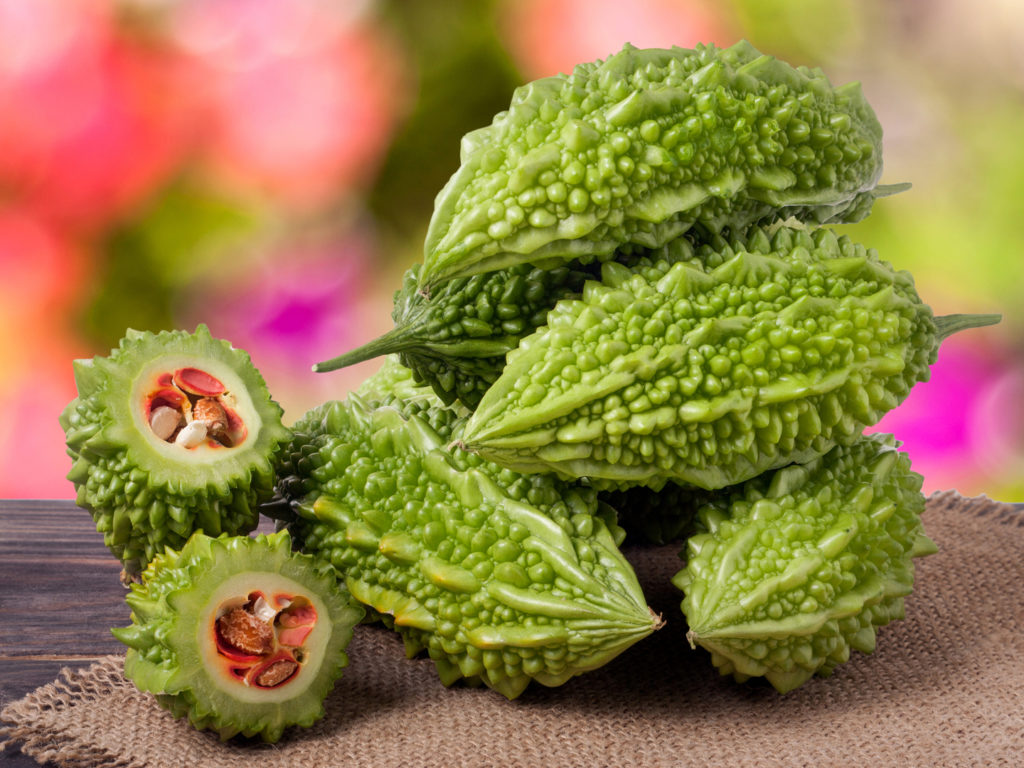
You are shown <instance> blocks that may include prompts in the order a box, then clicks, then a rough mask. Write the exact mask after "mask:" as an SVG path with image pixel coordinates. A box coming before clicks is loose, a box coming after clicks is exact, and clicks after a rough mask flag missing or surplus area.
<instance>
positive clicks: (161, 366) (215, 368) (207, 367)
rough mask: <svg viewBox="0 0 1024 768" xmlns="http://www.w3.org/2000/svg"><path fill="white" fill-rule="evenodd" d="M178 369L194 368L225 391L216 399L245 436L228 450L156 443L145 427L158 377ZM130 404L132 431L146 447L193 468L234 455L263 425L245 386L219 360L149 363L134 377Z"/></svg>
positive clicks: (169, 357)
mask: <svg viewBox="0 0 1024 768" xmlns="http://www.w3.org/2000/svg"><path fill="white" fill-rule="evenodd" d="M180 368H198V369H199V370H202V371H205V372H207V373H209V374H210V375H211V376H213V377H214V378H216V379H219V380H220V382H221V383H222V384H223V385H224V387H225V389H226V393H225V394H224V395H222V396H221V397H220V398H219V399H221V400H222V402H223V403H224V404H225V405H228V406H229V407H230V408H231V409H232V410H234V411H235V413H237V414H238V417H239V418H240V419H241V420H242V423H243V424H245V428H246V433H245V437H244V439H242V440H240V441H239V442H238V443H236V444H234V445H232V446H231V447H224V446H213V445H210V444H209V442H207V441H203V442H202V443H201V444H199V445H197V446H195V447H193V448H183V447H182V446H180V445H175V444H174V443H169V442H167V441H166V440H162V439H160V437H159V436H158V435H156V434H155V433H154V432H153V429H152V428H151V427H150V425H149V414H148V413H147V411H148V408H147V405H148V399H149V397H150V395H152V394H153V393H154V392H155V391H156V390H158V389H159V388H160V387H159V385H158V384H157V380H158V379H159V378H160V376H161V375H162V374H165V373H174V371H176V370H178V369H180ZM130 402H131V413H132V419H133V421H134V422H135V427H136V429H137V430H138V431H139V433H141V434H143V435H145V436H146V439H147V440H148V441H149V443H150V445H152V446H153V448H154V449H155V450H156V451H157V452H158V453H159V454H160V455H161V456H164V457H166V458H168V459H172V460H174V461H185V462H191V463H195V464H206V463H212V462H215V461H217V460H218V459H220V458H224V457H226V456H229V455H231V454H233V453H235V452H237V451H238V450H239V449H241V448H243V447H244V446H246V445H247V444H248V443H250V442H251V441H253V440H255V439H256V435H257V434H258V433H259V430H260V427H261V426H262V424H263V421H262V420H261V419H260V417H259V414H258V413H257V412H256V408H255V407H254V406H253V403H252V400H251V399H250V397H249V393H248V391H247V390H246V388H245V384H244V383H243V382H242V380H241V378H240V377H239V376H238V374H236V373H235V372H234V370H232V369H231V367H230V366H229V365H227V364H226V363H223V362H221V361H220V360H214V359H206V358H197V357H195V356H192V355H167V356H165V357H161V358H159V359H157V360H154V361H152V362H151V363H150V364H149V365H148V366H146V367H145V368H143V369H142V371H140V372H139V374H138V375H137V376H136V377H135V381H134V384H133V385H132V392H131V401H130Z"/></svg>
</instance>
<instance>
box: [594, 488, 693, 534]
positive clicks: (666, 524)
mask: <svg viewBox="0 0 1024 768" xmlns="http://www.w3.org/2000/svg"><path fill="white" fill-rule="evenodd" d="M709 496H710V493H709V492H708V491H702V490H699V489H695V488H687V487H684V486H680V485H676V484H675V483H666V485H665V487H664V488H662V489H661V490H659V491H653V490H651V489H650V488H645V487H644V486H636V487H633V488H629V489H627V490H624V491H602V492H601V493H599V494H598V495H597V498H598V500H599V501H601V502H602V503H604V504H607V505H608V506H609V507H611V508H612V509H614V510H615V513H616V518H617V519H618V521H619V525H620V526H622V529H623V530H624V531H625V532H626V539H625V540H626V542H627V543H628V544H654V545H658V546H660V545H663V544H670V543H671V542H674V541H680V540H682V539H685V538H687V537H689V536H690V535H691V534H692V533H694V532H695V527H696V522H697V510H698V509H699V508H700V507H701V505H702V504H703V503H704V502H705V500H707V499H708V498H709Z"/></svg>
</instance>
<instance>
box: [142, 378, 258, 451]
mask: <svg viewBox="0 0 1024 768" xmlns="http://www.w3.org/2000/svg"><path fill="white" fill-rule="evenodd" d="M234 405H235V396H234V395H233V394H232V393H231V392H228V391H227V389H225V387H224V385H223V384H222V383H221V381H220V380H219V379H217V378H215V377H214V376H211V375H210V374H209V373H207V372H206V371H203V370H200V369H199V368H180V369H178V370H177V371H174V372H173V373H172V372H163V373H160V374H158V375H157V376H156V377H155V379H154V389H153V390H152V391H151V392H150V394H149V395H148V397H147V398H146V403H145V407H146V414H147V419H148V421H149V426H150V429H151V430H152V431H153V434H154V436H156V438H157V439H159V440H163V441H165V442H168V443H173V444H174V445H177V446H179V447H180V448H183V449H186V450H189V449H193V448H198V447H199V446H201V445H206V446H208V447H210V448H231V447H233V446H236V445H239V444H240V443H242V442H244V441H245V438H246V436H247V434H248V430H247V429H246V426H245V423H244V422H243V421H242V418H241V417H240V416H239V415H238V412H237V411H236V410H235V409H234Z"/></svg>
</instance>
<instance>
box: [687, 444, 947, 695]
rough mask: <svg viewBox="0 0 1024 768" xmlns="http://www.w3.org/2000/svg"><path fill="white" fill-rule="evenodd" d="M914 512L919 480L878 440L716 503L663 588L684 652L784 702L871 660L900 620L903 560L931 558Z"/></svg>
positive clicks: (910, 582)
mask: <svg viewBox="0 0 1024 768" xmlns="http://www.w3.org/2000/svg"><path fill="white" fill-rule="evenodd" d="M924 506H925V499H924V496H923V495H922V494H921V476H920V475H918V474H916V473H915V472H913V471H911V469H910V458H909V456H907V454H906V453H903V452H901V451H898V450H897V448H896V443H895V441H894V440H893V438H892V436H890V435H882V434H874V435H871V436H867V437H863V438H861V439H860V440H859V441H858V442H856V443H854V444H853V445H850V446H838V447H836V448H834V449H832V450H831V451H830V452H829V453H827V454H826V455H825V456H823V457H822V458H819V459H816V460H814V461H813V462H810V463H809V464H806V465H804V466H799V465H794V466H790V467H786V468H784V469H780V470H777V471H776V472H774V473H769V474H768V475H764V476H761V477H758V478H756V479H754V480H751V481H749V482H747V483H745V484H744V485H742V486H740V487H739V488H735V489H730V490H729V491H727V492H723V493H721V494H719V495H717V496H716V497H714V498H713V499H712V500H710V501H709V502H708V503H707V504H706V505H705V506H704V507H702V508H701V510H700V512H699V519H700V522H701V524H702V525H703V527H704V529H705V532H703V533H699V534H697V535H695V536H693V537H691V538H690V539H689V541H688V544H687V549H686V552H685V553H684V556H685V558H686V567H685V568H684V569H683V570H681V571H679V573H678V574H677V575H676V576H675V578H674V579H673V583H674V584H675V585H676V586H677V587H678V588H679V589H681V590H682V591H683V592H684V594H685V597H684V599H683V602H682V609H683V613H684V614H685V615H686V620H687V622H688V624H689V632H688V633H687V637H688V639H689V641H690V644H691V645H692V646H694V647H696V646H697V645H700V646H702V647H704V648H706V649H707V650H708V651H710V652H711V660H712V663H713V664H714V665H715V666H716V667H718V668H719V670H720V671H721V673H722V674H732V675H733V676H734V677H735V678H736V679H737V680H738V681H740V682H742V681H744V680H746V679H748V678H751V677H757V676H762V675H763V676H764V677H765V678H767V679H768V681H769V682H770V683H771V684H772V685H773V686H775V688H776V689H778V690H779V691H780V692H782V693H785V692H787V691H790V690H792V689H793V688H796V687H797V686H799V685H801V684H803V683H804V682H805V681H807V680H808V679H810V678H811V677H812V676H813V675H814V674H815V673H817V674H819V675H822V676H827V675H829V674H831V673H832V671H833V670H834V669H835V668H836V667H837V666H838V665H839V664H842V663H844V662H845V661H846V660H847V659H848V658H849V656H850V650H851V649H853V650H858V651H862V652H864V653H870V652H871V651H873V650H874V648H875V640H876V632H875V630H876V628H877V627H880V626H882V625H884V624H887V623H888V622H890V621H893V620H894V619H901V618H903V616H904V598H905V597H906V596H907V595H909V594H910V593H911V591H912V589H913V586H914V563H913V559H914V558H916V557H920V556H923V555H928V554H931V553H933V552H935V551H936V547H935V544H934V543H933V542H932V541H931V539H929V538H928V537H927V536H926V535H925V534H924V530H923V528H922V525H921V519H920V515H921V513H922V512H923V511H924Z"/></svg>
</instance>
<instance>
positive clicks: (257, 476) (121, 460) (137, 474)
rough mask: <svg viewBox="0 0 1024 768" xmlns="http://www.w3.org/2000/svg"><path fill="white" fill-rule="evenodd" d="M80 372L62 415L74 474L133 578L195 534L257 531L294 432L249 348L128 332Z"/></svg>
mask: <svg viewBox="0 0 1024 768" xmlns="http://www.w3.org/2000/svg"><path fill="white" fill-rule="evenodd" d="M74 370H75V382H76V384H77V387H78V397H76V398H75V399H74V400H73V401H72V402H71V403H70V404H69V405H68V406H67V408H65V410H64V412H63V413H62V414H61V418H60V422H61V426H62V427H63V428H64V431H65V435H66V444H67V450H68V454H69V455H70V456H71V458H72V459H73V462H74V463H73V465H72V468H71V472H70V473H69V474H68V479H70V480H71V481H72V482H73V483H74V484H75V486H76V489H77V502H78V504H79V505H80V506H82V507H83V508H85V509H88V510H89V511H90V512H91V514H92V515H93V519H94V520H95V522H96V525H97V529H98V530H99V531H100V532H102V533H103V534H104V541H105V543H106V545H107V546H108V547H109V548H110V550H111V551H112V552H113V553H114V554H115V556H117V557H118V558H119V559H120V560H121V561H122V562H123V563H124V565H125V575H126V576H127V577H135V576H137V575H138V573H139V572H141V570H142V569H143V568H144V567H145V566H146V564H147V563H148V562H149V561H150V560H152V559H153V557H154V556H155V555H156V554H157V553H158V552H159V551H160V550H161V549H162V548H163V547H165V546H170V547H172V548H178V547H180V546H182V545H183V544H184V542H185V541H186V540H187V539H188V537H189V536H190V535H191V534H192V533H193V532H194V531H196V530H200V529H201V530H203V531H204V532H205V533H207V534H209V535H213V536H216V535H219V534H220V533H227V534H230V535H235V534H241V533H248V532H250V531H252V530H253V529H254V528H255V527H256V524H257V522H258V513H257V507H258V506H259V504H260V503H262V502H263V501H266V500H267V499H269V498H270V496H271V495H272V489H273V482H274V466H273V461H274V456H275V453H276V451H277V448H278V446H279V445H280V444H281V443H282V441H283V440H285V439H287V437H288V436H289V434H290V432H289V430H288V429H287V428H285V427H284V426H283V425H282V423H281V416H282V411H281V408H280V407H279V406H278V405H277V403H275V402H274V401H273V400H272V399H271V398H270V394H269V392H268V390H267V386H266V383H265V382H264V380H263V378H262V376H261V375H260V373H259V372H258V371H257V370H256V368H255V367H254V366H253V364H252V361H251V359H250V358H249V355H248V354H246V353H245V352H243V351H242V350H239V349H235V348H234V347H232V346H231V345H230V344H229V343H228V342H227V341H223V340H219V339H214V338H213V337H212V336H211V335H210V332H209V330H208V329H207V328H206V326H203V325H200V326H199V327H198V328H197V329H196V331H195V333H193V334H188V333H186V332H184V331H165V332H161V333H157V334H154V333H149V332H139V331H128V333H127V335H126V336H125V338H124V339H122V341H121V343H120V345H119V347H118V348H117V349H114V350H113V351H112V353H111V354H110V356H109V357H95V358H92V359H89V360H77V361H75V363H74Z"/></svg>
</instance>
